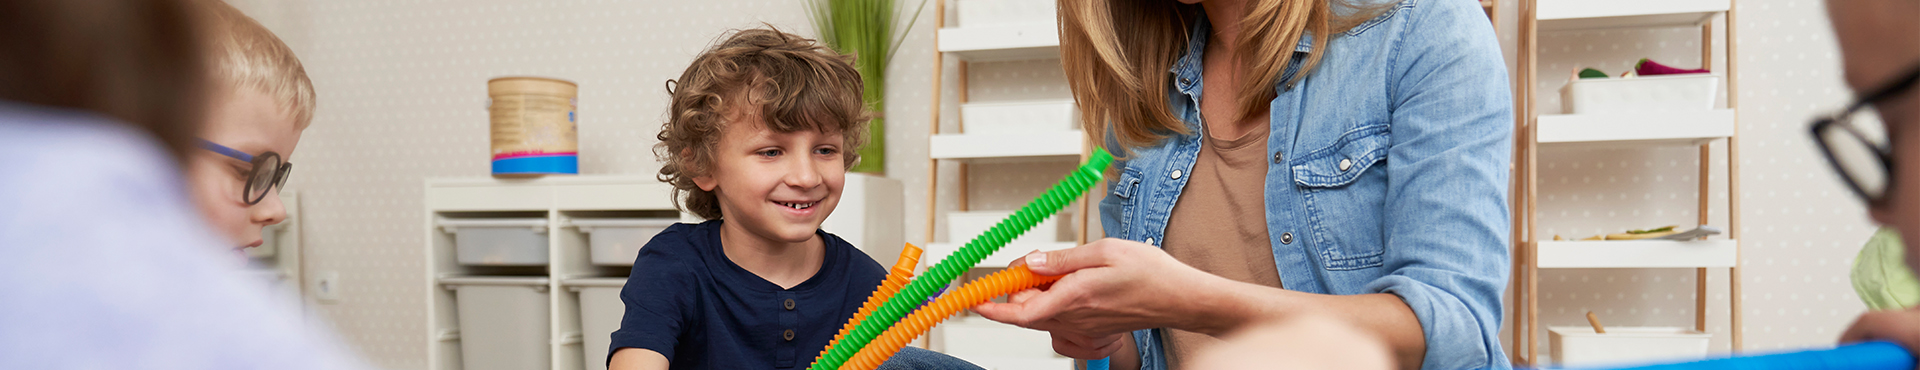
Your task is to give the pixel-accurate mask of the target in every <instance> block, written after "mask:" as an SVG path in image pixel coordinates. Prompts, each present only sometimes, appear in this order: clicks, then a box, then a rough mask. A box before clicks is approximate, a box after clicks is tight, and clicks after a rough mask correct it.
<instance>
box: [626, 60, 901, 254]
mask: <svg viewBox="0 0 1920 370" xmlns="http://www.w3.org/2000/svg"><path fill="white" fill-rule="evenodd" d="M772 28H773V27H772V26H767V28H765V29H748V30H739V31H735V32H733V33H731V34H730V35H727V36H726V38H725V39H724V40H722V41H720V42H719V43H718V44H715V45H713V47H711V48H708V49H707V51H706V52H704V53H701V54H700V56H698V57H695V58H694V59H693V64H692V65H689V66H687V70H686V72H684V73H682V74H681V75H680V79H678V80H673V81H669V82H672V83H673V85H672V88H671V89H670V90H669V91H668V93H669V94H670V95H672V96H673V101H672V103H671V106H670V107H668V110H669V112H668V114H667V122H666V124H664V125H661V127H660V135H659V136H658V138H659V139H660V143H659V144H657V145H655V146H654V152H655V154H657V155H659V156H660V159H661V161H662V162H665V163H664V165H663V166H661V167H660V181H665V182H667V183H669V184H673V187H674V190H675V191H674V193H675V194H674V202H675V203H676V204H678V205H679V206H680V207H681V208H682V209H684V210H686V211H687V212H691V213H693V214H694V215H697V216H700V217H701V218H705V219H709V220H711V219H717V218H720V200H719V197H718V196H716V195H715V194H714V193H713V192H711V191H707V190H702V189H700V186H699V185H696V184H694V182H693V179H694V178H696V177H700V176H705V175H707V174H710V173H711V170H712V166H713V155H714V153H713V151H714V149H715V148H716V147H718V146H719V142H720V136H721V135H720V133H721V129H722V128H723V127H725V126H726V125H727V124H728V122H727V119H728V118H731V117H733V115H734V114H736V113H738V114H757V115H758V116H760V118H761V119H762V120H763V121H764V122H765V124H766V126H767V128H768V129H770V130H773V131H775V132H794V131H800V130H814V131H819V132H824V133H831V134H840V135H843V136H844V137H845V138H846V142H845V145H846V147H844V148H840V155H841V157H842V158H844V160H845V164H846V166H847V167H853V164H854V163H857V162H858V161H859V160H860V154H859V150H860V146H861V145H864V144H865V143H866V139H867V121H868V120H870V119H871V118H872V113H871V112H869V111H867V108H866V105H865V104H864V103H862V102H861V100H860V97H861V93H862V91H863V89H864V85H862V84H861V80H860V72H859V71H857V70H854V69H853V57H852V56H848V55H842V54H840V53H838V52H835V51H833V49H829V48H827V47H826V46H825V45H821V44H820V43H818V42H815V41H814V40H810V39H807V38H804V37H800V36H796V35H793V34H789V33H786V32H780V30H777V29H772Z"/></svg>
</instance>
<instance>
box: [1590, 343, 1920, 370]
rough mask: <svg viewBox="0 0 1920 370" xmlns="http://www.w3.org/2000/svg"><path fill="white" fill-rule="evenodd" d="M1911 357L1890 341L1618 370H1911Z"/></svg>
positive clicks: (1912, 361) (1905, 350)
mask: <svg viewBox="0 0 1920 370" xmlns="http://www.w3.org/2000/svg"><path fill="white" fill-rule="evenodd" d="M1913 366H1914V359H1913V355H1912V354H1909V353H1908V352H1907V349H1906V348H1901V347H1900V345H1897V344H1893V343H1890V342H1866V343H1856V344H1849V345H1844V346H1840V347H1838V348H1833V349H1824V350H1814V351H1801V352H1787V353H1775V354H1768V355H1757V356H1740V357H1728V358H1721V359H1712V360H1703V361H1694V362H1685V363H1678V364H1662V365H1651V366H1641V367H1634V368H1626V369H1620V370H1829V369H1832V370H1839V369H1847V370H1912V369H1913Z"/></svg>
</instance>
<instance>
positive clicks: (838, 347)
mask: <svg viewBox="0 0 1920 370" xmlns="http://www.w3.org/2000/svg"><path fill="white" fill-rule="evenodd" d="M1111 163H1113V155H1112V154H1109V153H1107V151H1106V150H1104V149H1100V148H1094V149H1093V155H1092V156H1091V157H1090V158H1088V159H1087V163H1083V164H1081V165H1080V168H1077V169H1074V171H1073V173H1071V174H1068V175H1067V178H1065V179H1061V180H1060V183H1058V184H1054V185H1053V188H1051V189H1047V192H1046V193H1042V194H1040V197H1039V198H1037V199H1034V200H1033V202H1031V203H1027V205H1026V206H1025V207H1021V208H1020V210H1019V211H1015V212H1014V213H1013V215H1012V216H1007V219H1005V220H1000V223H999V224H995V225H993V228H990V229H987V231H986V232H984V233H981V234H980V236H977V237H974V238H973V240H972V241H969V242H967V244H966V246H963V247H960V249H959V250H957V251H954V252H953V254H951V255H948V256H947V258H944V259H941V260H940V263H937V264H934V265H933V267H931V268H928V269H927V272H926V273H924V274H921V275H920V277H919V278H916V279H913V282H910V283H907V286H906V287H904V288H901V289H900V292H899V293H896V294H894V295H893V298H889V299H887V303H885V304H882V305H880V308H879V309H876V310H874V312H873V315H871V316H868V317H867V319H866V320H861V321H860V324H859V325H856V326H854V329H853V331H851V332H848V333H847V335H846V336H845V337H843V338H841V340H840V341H839V342H838V343H837V344H835V345H832V346H828V347H827V351H826V352H827V353H826V355H825V356H821V358H820V360H819V361H814V363H813V366H811V367H809V368H810V369H812V370H831V369H838V368H840V365H841V364H844V363H846V361H847V359H848V358H851V357H853V354H855V353H858V352H859V351H860V348H862V347H866V345H867V342H869V341H872V340H873V338H874V337H876V336H879V335H880V332H882V331H885V330H886V329H887V327H890V326H893V323H894V321H896V320H900V318H901V317H903V316H906V315H907V312H908V311H910V310H912V309H913V307H915V306H918V305H919V304H920V302H925V301H926V300H927V296H928V295H930V294H933V291H934V290H938V289H940V287H942V286H945V285H947V284H948V283H951V282H953V279H954V278H956V277H959V276H960V274H961V273H963V272H966V271H967V269H970V268H973V266H974V265H978V264H980V260H983V259H986V258H987V256H988V255H991V254H993V252H995V251H999V250H1000V247H1003V246H1006V245H1007V242H1010V241H1013V238H1015V237H1019V236H1020V234H1021V233H1025V232H1026V231H1027V230H1028V229H1032V228H1033V225H1036V224H1039V223H1040V221H1042V220H1045V219H1046V218H1047V217H1049V216H1053V214H1055V213H1059V212H1060V209H1061V208H1065V207H1066V206H1067V203H1069V202H1072V201H1073V199H1074V198H1079V197H1080V194H1084V193H1086V192H1087V189H1090V188H1093V184H1095V183H1098V182H1100V176H1101V173H1102V172H1104V171H1106V169H1107V165H1108V164H1111Z"/></svg>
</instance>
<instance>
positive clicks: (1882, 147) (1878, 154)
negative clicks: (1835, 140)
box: [1809, 65, 1920, 206]
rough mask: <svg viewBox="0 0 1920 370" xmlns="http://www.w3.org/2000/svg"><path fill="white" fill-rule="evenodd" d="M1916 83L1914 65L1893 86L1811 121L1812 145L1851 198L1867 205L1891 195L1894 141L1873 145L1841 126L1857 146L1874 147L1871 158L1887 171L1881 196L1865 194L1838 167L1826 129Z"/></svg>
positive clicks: (1919, 77)
mask: <svg viewBox="0 0 1920 370" xmlns="http://www.w3.org/2000/svg"><path fill="white" fill-rule="evenodd" d="M1916 82H1920V65H1916V66H1914V68H1912V69H1911V70H1909V71H1908V72H1907V73H1906V74H1905V75H1903V76H1902V77H1900V78H1896V79H1894V80H1893V82H1892V83H1889V84H1887V85H1886V86H1883V87H1881V88H1879V89H1875V90H1872V91H1873V92H1872V93H1868V94H1866V95H1864V96H1862V97H1861V98H1859V99H1856V100H1854V101H1853V103H1852V104H1848V105H1847V108H1846V109H1843V110H1841V111H1840V112H1838V113H1834V114H1833V115H1829V116H1827V117H1825V118H1821V119H1819V120H1816V121H1814V122H1813V125H1812V127H1810V128H1809V130H1811V131H1812V132H1811V133H1812V135H1813V142H1814V143H1815V144H1819V145H1820V153H1821V154H1823V155H1825V156H1826V157H1827V164H1828V165H1830V166H1832V167H1833V171H1834V172H1835V173H1838V174H1839V175H1840V179H1841V180H1843V181H1845V182H1846V183H1847V188H1848V189H1852V190H1853V194H1854V195H1858V196H1860V199H1864V200H1866V201H1867V204H1868V205H1870V206H1880V205H1883V204H1885V203H1886V200H1887V194H1892V193H1893V188H1894V185H1895V184H1896V183H1895V181H1894V176H1893V162H1894V158H1893V138H1892V137H1891V136H1889V137H1888V138H1887V140H1886V141H1887V142H1885V143H1876V142H1874V141H1873V140H1869V139H1867V137H1866V135H1864V134H1862V133H1860V130H1859V129H1857V128H1855V127H1854V126H1853V125H1850V124H1849V125H1844V126H1840V128H1841V129H1844V130H1845V132H1846V133H1847V134H1848V136H1851V137H1852V139H1853V140H1858V141H1860V143H1862V144H1865V145H1866V147H1868V148H1873V154H1874V157H1875V158H1876V159H1879V160H1880V167H1881V169H1882V170H1884V171H1886V174H1887V175H1886V177H1885V181H1886V184H1884V186H1881V190H1880V193H1879V194H1867V191H1866V188H1865V187H1863V186H1861V184H1860V180H1859V179H1855V178H1854V175H1853V174H1851V173H1848V172H1847V169H1846V167H1845V166H1843V165H1841V164H1840V158H1839V157H1838V156H1836V155H1834V153H1833V148H1832V147H1831V146H1829V145H1827V137H1826V136H1827V135H1828V134H1829V133H1831V132H1834V131H1832V130H1829V127H1831V126H1833V125H1836V124H1840V123H1843V122H1852V118H1853V115H1854V114H1855V113H1858V112H1860V110H1861V109H1866V108H1867V107H1868V106H1871V105H1874V104H1878V103H1880V102H1882V101H1886V100H1888V99H1891V98H1893V97H1896V96H1900V95H1901V94H1904V93H1906V92H1907V91H1908V90H1912V89H1913V87H1914V85H1916Z"/></svg>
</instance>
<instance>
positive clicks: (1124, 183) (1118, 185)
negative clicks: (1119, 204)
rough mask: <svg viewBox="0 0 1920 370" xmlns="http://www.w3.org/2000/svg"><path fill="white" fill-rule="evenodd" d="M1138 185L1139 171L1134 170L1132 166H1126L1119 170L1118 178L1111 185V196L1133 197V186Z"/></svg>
mask: <svg viewBox="0 0 1920 370" xmlns="http://www.w3.org/2000/svg"><path fill="white" fill-rule="evenodd" d="M1139 186H1140V171H1138V170H1134V169H1133V168H1132V167H1127V168H1123V169H1121V170H1120V179H1118V180H1115V181H1114V182H1113V184H1112V186H1111V187H1112V188H1113V196H1116V197H1120V199H1133V191H1134V188H1136V187H1139Z"/></svg>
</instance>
